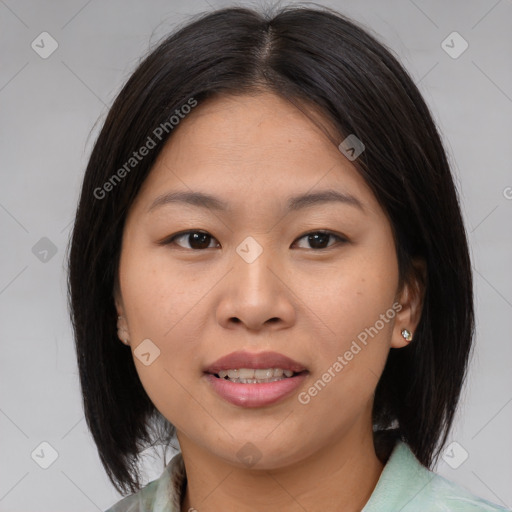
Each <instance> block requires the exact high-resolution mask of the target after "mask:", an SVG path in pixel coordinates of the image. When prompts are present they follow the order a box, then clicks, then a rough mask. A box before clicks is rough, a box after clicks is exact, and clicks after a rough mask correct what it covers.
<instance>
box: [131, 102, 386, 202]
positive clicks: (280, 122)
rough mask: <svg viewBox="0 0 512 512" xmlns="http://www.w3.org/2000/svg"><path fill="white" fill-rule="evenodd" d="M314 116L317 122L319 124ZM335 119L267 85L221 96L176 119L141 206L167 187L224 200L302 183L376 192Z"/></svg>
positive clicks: (297, 188)
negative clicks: (346, 151)
mask: <svg viewBox="0 0 512 512" xmlns="http://www.w3.org/2000/svg"><path fill="white" fill-rule="evenodd" d="M318 122H320V123H321V126H320V127H319V126H318ZM326 131H328V134H329V135H330V136H331V137H336V134H335V133H334V131H333V129H332V125H330V124H329V122H328V121H326V120H324V119H323V118H321V117H319V115H318V113H316V112H313V111H311V110H309V111H308V114H307V115H306V114H305V113H304V112H302V111H301V110H299V109H298V108H297V107H296V106H295V105H293V104H292V103H290V102H289V101H287V100H286V99H283V98H281V97H279V96H276V95H274V94H271V93H261V94H258V95H239V96H220V97H216V98H211V99H209V100H207V101H206V102H205V103H203V104H200V105H199V106H197V107H196V108H195V109H194V110H193V111H192V113H191V114H189V115H188V116H187V117H185V118H184V119H183V120H181V121H180V123H179V125H178V126H177V127H176V128H175V130H174V131H173V133H172V136H171V137H170V138H169V140H168V141H167V143H166V145H165V146H164V148H163V149H162V151H161V153H160V155H159V157H158V159H157V161H156V162H155V165H154V166H153V169H152V170H151V172H150V173H149V176H148V178H147V179H146V181H145V183H144V185H143V187H142V189H141V192H140V194H139V196H140V198H139V200H140V201H142V202H143V203H144V205H145V209H148V208H150V207H151V204H152V203H153V202H154V200H155V198H156V197H157V196H159V195H161V194H163V193H165V192H169V191H173V190H176V189H179V190H181V191H188V192H196V191H197V192H201V191H202V192H206V191H209V192H210V193H211V194H213V195H215V196H217V197H222V198H224V199H225V200H226V201H229V202H230V204H231V202H233V203H235V202H238V203H243V202H244V201H245V199H246V198H248V197H251V198H253V199H254V198H255V197H256V198H258V200H259V204H260V205H261V206H262V207H264V206H263V205H265V204H267V205H268V204H269V203H270V202H272V201H276V202H280V201H282V200H283V198H284V197H285V196H286V197H290V196H296V195H299V194H303V193H305V192H307V191H310V192H314V191H315V190H320V189H322V190H325V189H327V188H329V189H333V188H334V189H335V190H337V191H338V192H340V193H345V194H347V195H348V194H350V195H352V196H359V198H360V200H361V202H364V203H367V204H368V206H370V208H371V207H372V206H373V207H375V206H376V205H375V198H374V197H373V194H372V192H371V191H370V189H369V188H368V186H367V184H366V183H365V181H364V179H363V178H362V177H361V176H360V174H359V173H358V171H357V170H356V168H355V166H354V165H353V164H352V163H351V162H350V161H349V160H348V159H347V158H346V157H345V156H344V155H343V154H342V153H341V152H340V151H339V149H338V147H337V145H336V144H335V143H333V141H332V140H331V139H330V137H329V135H327V134H326Z"/></svg>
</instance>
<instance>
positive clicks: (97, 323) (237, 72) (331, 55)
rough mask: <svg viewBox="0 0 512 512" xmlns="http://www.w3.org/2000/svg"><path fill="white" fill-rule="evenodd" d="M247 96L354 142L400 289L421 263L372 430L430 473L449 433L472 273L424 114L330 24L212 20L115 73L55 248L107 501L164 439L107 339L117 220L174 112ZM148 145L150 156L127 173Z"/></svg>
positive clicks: (289, 12) (345, 26)
mask: <svg viewBox="0 0 512 512" xmlns="http://www.w3.org/2000/svg"><path fill="white" fill-rule="evenodd" d="M261 90H265V91H271V92H273V93H275V94H278V95H280V96H281V97H283V98H285V99H287V100H289V101H291V102H293V103H294V104H295V105H296V106H298V107H299V108H301V107H304V106H314V108H315V109H316V111H317V112H318V113H320V115H321V117H322V118H323V119H324V120H326V121H329V122H330V123H332V125H333V126H334V127H335V128H336V130H337V132H338V135H339V138H338V140H337V141H334V143H336V144H339V143H340V142H341V141H342V140H344V139H345V138H346V137H347V136H348V135H351V134H353V135H355V136H356V137H357V138H358V139H360V140H361V141H362V142H363V143H364V145H365V151H364V152H363V153H362V154H361V155H360V156H359V158H357V160H355V161H354V162H353V164H354V165H355V166H356V168H357V170H358V172H359V173H360V174H361V175H362V177H363V178H364V179H365V181H366V183H367V184H368V185H369V187H370V188H371V190H372V191H373V193H374V194H375V196H376V198H377V200H378V201H379V203H380V205H381V206H382V208H383V210H384V211H385V212H386V214H387V215H388V217H389V220H390V223H391V226H392V229H393V233H394V239H395V247H396V253H397V259H398V265H399V275H400V283H401V284H402V283H403V282H404V280H407V279H408V276H410V275H411V274H410V273H411V271H412V269H413V265H412V263H413V261H414V259H415V258H420V259H422V260H423V261H424V262H425V263H426V268H427V277H426V281H425V283H424V285H425V295H424V302H423V310H422V315H421V319H420V322H419V325H418V327H417V330H416V332H415V339H414V342H413V343H411V344H410V345H408V346H407V347H405V348H402V349H391V351H390V353H389V356H388V359H387V362H386V366H385V369H384V371H383V374H382V376H381V378H380V381H379V383H378V385H377V389H376V393H375V400H374V410H373V424H374V430H376V431H377V430H380V431H385V430H387V432H390V430H389V429H390V428H391V427H396V429H395V432H398V434H399V436H400V437H401V438H402V439H403V440H404V441H405V442H407V443H408V445H409V446H410V447H411V449H412V451H413V453H414V454H415V455H416V457H417V458H418V459H419V461H420V462H421V463H423V464H424V465H425V466H427V467H431V466H432V464H433V463H434V462H435V460H436V459H437V457H438V456H439V453H440V451H441V449H442V447H443V445H444V443H445V442H446V439H447V435H448V433H449V430H450V428H451V425H452V422H453V418H454V414H455V411H456V407H457V404H458V401H459V396H460V393H461V388H462V386H463V383H464V380H465V377H466V372H467V364H468V359H469V356H470V352H471V347H472V339H473V334H474V310H473V291H472V274H471V263H470V257H469V251H468V244H467V237H466V232H465V229H464V225H463V220H462V216H461V211H460V206H459V201H458V197H457V191H456V188H455V186H454V182H453V177H452V174H451V171H450V167H449V164H448V161H447V157H446V154H445V150H444V148H443V144H442V141H441V139H440V135H439V133H438V130H437V128H436V126H435V123H434V121H433V119H432V115H431V113H430V111H429V109H428V107H427V105H426V104H425V102H424V100H423V98H422V96H421V94H420V92H419V91H418V89H417V87H416V86H415V84H414V82H413V80H412V79H411V77H410V76H409V75H408V73H407V72H406V71H405V70H404V68H403V67H402V65H401V64H400V63H399V62H398V60H397V59H396V58H395V57H394V56H393V55H392V53H391V51H390V50H389V49H387V48H386V47H385V46H384V45H383V44H382V43H380V42H378V41H377V39H376V38H375V37H374V36H372V35H371V34H370V33H369V32H368V31H367V30H366V29H363V28H361V27H360V26H358V25H357V24H356V23H354V22H353V21H351V20H349V19H347V18H346V17H344V16H342V15H340V14H339V13H337V12H333V11H331V10H330V9H327V8H322V7H318V8H317V7H315V8H311V7H307V8H306V7H302V6H299V7H291V6H288V7H284V8H281V9H279V10H278V11H276V12H274V13H273V14H269V13H261V12H257V11H255V10H252V9H247V8H225V9H220V10H216V11H214V12H211V13H206V14H201V15H200V16H198V17H196V18H194V19H193V20H192V21H190V22H189V23H188V24H186V25H184V26H182V27H181V28H180V29H179V30H177V31H176V32H175V33H173V34H171V35H170V36H168V37H166V38H165V39H164V40H163V41H161V42H160V43H159V44H158V45H157V46H156V47H155V48H154V49H152V50H151V51H150V53H149V55H147V56H146V57H145V58H144V59H143V60H142V62H141V63H140V64H139V65H138V67H137V69H136V70H135V71H134V73H133V74H132V75H131V76H130V78H129V79H128V81H127V82H126V84H125V85H124V87H123V88H122V90H121V91H120V93H119V94H118V96H117V98H116V99H115V101H114V103H113V105H112V107H111V108H110V111H109V113H108V115H107V117H106V120H105V122H104V125H103V127H102V129H101V132H100V134H99V136H98V138H97V140H96V142H95V145H94V148H93V150H92V153H91V156H90V160H89V162H88V165H87V169H86V172H85V177H84V180H83V187H82V191H81V196H80V200H79V204H78V208H77V212H76V219H75V224H74V229H73V234H72V239H71V240H70V250H69V281H68V284H69V302H70V315H71V320H72V324H73V329H74V336H75V342H76V353H77V359H78V369H79V374H80V383H81V390H82V395H83V406H84V412H85V417H86V420H87V424H88V427H89V429H90V431H91V433H92V436H93V438H94V441H95V443H96V445H97V448H98V452H99V455H100V458H101V462H102V464H103V466H104V468H105V470H106V472H107V474H108V476H109V478H110V480H111V481H112V483H113V484H114V486H115V487H116V488H117V489H118V490H119V491H120V492H122V493H125V492H126V491H129V492H135V491H137V490H138V489H140V487H141V483H140V473H139V471H138V469H137V468H138V461H139V457H140V453H141V451H142V449H143V448H144V447H149V446H152V445H154V443H155V435H156V434H155V432H156V430H153V427H155V425H156V426H158V425H160V426H162V427H163V430H160V434H159V435H161V436H163V437H161V438H160V440H162V439H163V441H164V443H166V442H170V440H171V438H172V436H173V434H174V433H175V430H174V427H173V426H172V425H170V424H169V423H168V422H166V420H165V418H163V416H162V415H161V414H160V413H159V412H158V411H157V410H156V408H155V407H154V405H153V403H152V402H151V400H150V399H149V397H148V395H147V394H146V392H145V390H144V389H143V387H142V384H141V383H140V380H139V378H138V375H137V372H136V370H135V366H134V362H133V357H132V354H131V351H130V350H127V349H126V347H125V346H124V345H123V344H122V343H120V341H119V340H118V338H117V335H116V309H115V305H114V298H113V291H114V287H115V286H116V285H117V274H118V264H119V256H120V248H121V239H122V231H123V226H124V221H125V217H126V214H127V211H128V209H129V208H130V205H131V204H132V202H133V200H134V198H135V197H136V195H137V193H138V191H139V189H140V188H141V185H142V183H143V182H144V180H145V179H146V177H147V176H148V173H149V172H150V171H151V168H152V166H153V164H154V162H155V159H156V158H157V156H158V154H159V153H160V151H161V149H162V148H163V146H164V144H165V142H166V141H167V139H168V138H169V137H171V136H172V122H171V121H170V119H171V116H173V115H174V114H175V113H176V111H178V114H179V113H180V112H184V111H185V112H186V109H183V108H182V107H183V106H184V105H187V104H189V105H190V104H191V102H194V101H197V103H198V104H199V105H200V104H201V102H202V101H204V100H205V99H206V98H210V97H214V96H215V95H216V94H218V93H225V94H253V93H256V92H258V91H261ZM176 115H177V114H176ZM190 115H193V112H192V113H191V114H190ZM166 123H167V124H166ZM158 127H160V131H159V132H157V133H159V134H160V138H159V137H157V136H156V135H155V129H157V128H158ZM162 127H166V129H164V128H162ZM150 136H151V138H152V141H153V142H154V144H155V147H153V148H152V149H151V150H150V151H149V152H148V154H147V155H146V156H145V157H144V158H141V159H140V161H139V160H137V162H136V165H133V166H132V167H133V168H132V167H127V165H126V163H127V162H128V161H129V159H130V158H131V157H132V156H133V152H134V151H137V150H138V149H139V148H141V147H142V146H144V145H145V144H147V141H148V137H150ZM131 163H132V164H135V162H131ZM122 169H124V170H125V172H123V171H122ZM116 176H117V178H116ZM120 177H122V178H123V179H119V178H120ZM376 439H377V437H376ZM376 449H377V443H376Z"/></svg>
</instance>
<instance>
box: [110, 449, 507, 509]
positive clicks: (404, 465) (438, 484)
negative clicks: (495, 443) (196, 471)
mask: <svg viewBox="0 0 512 512" xmlns="http://www.w3.org/2000/svg"><path fill="white" fill-rule="evenodd" d="M185 485H186V473H185V467H184V464H183V457H182V455H181V453H178V454H176V455H175V456H174V457H173V458H172V460H171V461H170V462H169V464H168V465H167V467H166V468H165V470H164V472H163V473H162V475H161V476H160V477H159V478H158V479H157V480H153V481H152V482H150V483H149V484H147V485H146V486H145V487H144V488H142V489H141V490H140V491H139V492H137V493H135V494H132V495H131V496H127V497H126V498H124V499H122V500H121V501H118V502H117V503H116V504H115V505H114V506H113V507H111V508H109V509H108V510H107V511H106V512H180V500H181V494H182V492H183V489H184V488H185ZM500 510H501V511H507V512H511V509H507V508H504V507H501V506H499V505H495V504H493V503H491V502H489V501H487V500H484V499H483V498H479V497H477V496H475V495H473V494H471V493H470V492H469V491H467V490H466V489H465V488H464V487H462V486H460V485H458V484H456V483H454V482H451V481H450V480H447V479H446V478H444V477H442V476H440V475H438V474H436V473H433V472H432V471H430V470H428V469H427V468H426V467H425V466H423V465H422V464H421V463H420V462H419V461H418V459H416V457H415V456H414V454H413V453H412V451H411V449H410V448H409V446H408V445H407V444H406V443H404V442H403V441H397V442H396V444H395V446H394V448H393V451H392V452H391V455H390V457H389V459H388V461H387V462H386V465H385V466H384V469H383V471H382V473H381V475H380V478H379V480H378V482H377V485H376V486H375V489H374V490H373V492H372V495H371V496H370V499H369V500H368V502H367V503H366V505H365V506H364V508H363V509H362V511H361V512H490V511H500Z"/></svg>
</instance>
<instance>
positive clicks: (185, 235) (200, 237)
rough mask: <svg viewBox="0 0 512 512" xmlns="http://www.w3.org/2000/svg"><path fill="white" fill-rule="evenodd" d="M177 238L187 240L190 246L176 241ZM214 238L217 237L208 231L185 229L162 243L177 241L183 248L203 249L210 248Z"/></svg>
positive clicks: (168, 243) (167, 243)
mask: <svg viewBox="0 0 512 512" xmlns="http://www.w3.org/2000/svg"><path fill="white" fill-rule="evenodd" d="M176 240H185V241H186V242H188V244H189V246H188V247H183V245H181V244H179V243H176ZM212 240H215V238H213V236H212V235H210V234H209V233H207V232H206V231H184V232H182V233H178V234H176V235H173V236H172V237H170V238H167V239H165V240H164V241H163V242H161V244H162V245H170V244H173V243H176V245H178V246H179V247H182V248H183V249H193V250H202V249H208V248H209V246H210V242H211V241H212Z"/></svg>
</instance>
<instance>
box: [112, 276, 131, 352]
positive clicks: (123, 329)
mask: <svg viewBox="0 0 512 512" xmlns="http://www.w3.org/2000/svg"><path fill="white" fill-rule="evenodd" d="M114 303H115V306H116V311H117V337H118V338H119V339H120V340H121V341H122V342H123V343H124V344H125V345H129V344H130V330H129V329H128V323H127V321H126V315H125V312H124V305H123V299H122V297H121V292H120V290H119V285H118V284H117V281H116V284H115V285H114Z"/></svg>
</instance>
